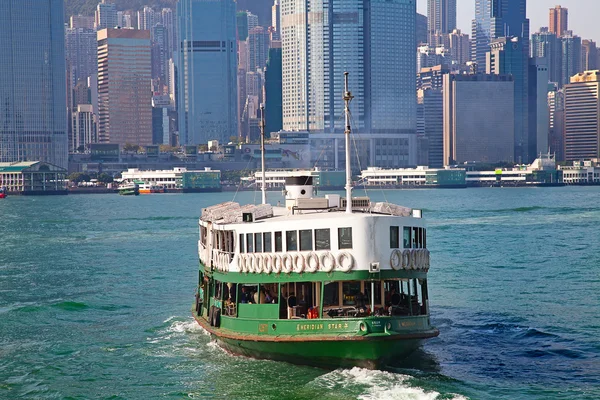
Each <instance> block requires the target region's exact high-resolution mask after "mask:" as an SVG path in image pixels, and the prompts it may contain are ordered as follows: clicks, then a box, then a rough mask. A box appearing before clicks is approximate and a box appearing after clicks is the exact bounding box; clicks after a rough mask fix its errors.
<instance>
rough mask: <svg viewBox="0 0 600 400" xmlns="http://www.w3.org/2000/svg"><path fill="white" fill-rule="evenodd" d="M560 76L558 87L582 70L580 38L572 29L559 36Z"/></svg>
mask: <svg viewBox="0 0 600 400" xmlns="http://www.w3.org/2000/svg"><path fill="white" fill-rule="evenodd" d="M560 46H561V48H560V60H561V76H560V81H559V84H560V87H562V86H564V85H566V84H568V83H569V82H570V81H571V77H572V76H574V75H575V74H578V73H579V72H581V71H582V69H581V38H580V37H579V36H577V35H574V34H573V32H572V31H566V32H565V33H564V34H563V36H561V37H560Z"/></svg>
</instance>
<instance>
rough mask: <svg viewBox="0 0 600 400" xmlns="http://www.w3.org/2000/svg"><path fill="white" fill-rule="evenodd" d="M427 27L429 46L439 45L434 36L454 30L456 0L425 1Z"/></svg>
mask: <svg viewBox="0 0 600 400" xmlns="http://www.w3.org/2000/svg"><path fill="white" fill-rule="evenodd" d="M427 26H428V28H427V31H428V35H429V45H430V46H437V45H440V44H441V43H438V42H437V41H436V37H439V36H436V34H444V33H450V32H452V31H453V30H454V29H456V0H427Z"/></svg>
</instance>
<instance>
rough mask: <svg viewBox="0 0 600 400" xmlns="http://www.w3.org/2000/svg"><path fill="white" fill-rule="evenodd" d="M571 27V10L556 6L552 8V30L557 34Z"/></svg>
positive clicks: (559, 34)
mask: <svg viewBox="0 0 600 400" xmlns="http://www.w3.org/2000/svg"><path fill="white" fill-rule="evenodd" d="M568 29H569V10H568V9H566V8H562V7H561V6H556V7H554V8H551V9H550V32H552V33H554V34H555V35H556V36H562V34H563V33H564V32H565V31H566V30H568Z"/></svg>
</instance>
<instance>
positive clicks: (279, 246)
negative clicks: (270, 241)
mask: <svg viewBox="0 0 600 400" xmlns="http://www.w3.org/2000/svg"><path fill="white" fill-rule="evenodd" d="M282 236H283V235H282V234H281V232H275V251H276V252H277V253H281V252H282V251H283V238H282Z"/></svg>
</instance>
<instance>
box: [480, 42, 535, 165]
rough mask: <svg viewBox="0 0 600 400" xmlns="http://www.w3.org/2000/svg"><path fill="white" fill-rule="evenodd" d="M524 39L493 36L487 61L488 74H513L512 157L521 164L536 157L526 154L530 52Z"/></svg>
mask: <svg viewBox="0 0 600 400" xmlns="http://www.w3.org/2000/svg"><path fill="white" fill-rule="evenodd" d="M524 42H525V41H524V40H523V39H522V38H520V37H515V36H509V37H503V38H499V39H494V40H493V41H492V43H491V45H490V51H489V52H488V54H487V61H486V72H487V73H488V74H496V75H507V74H510V75H512V76H513V81H514V94H515V101H514V122H515V129H514V133H515V154H514V160H515V161H516V162H520V163H528V162H531V161H533V160H534V159H535V153H534V154H530V153H529V150H530V140H529V51H528V49H526V48H525V44H524ZM533 149H535V146H533Z"/></svg>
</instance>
